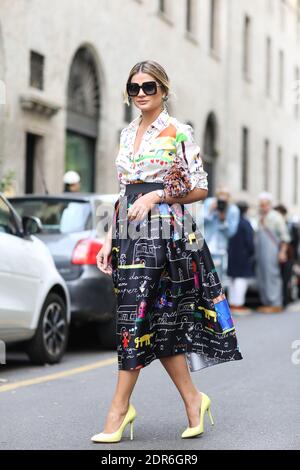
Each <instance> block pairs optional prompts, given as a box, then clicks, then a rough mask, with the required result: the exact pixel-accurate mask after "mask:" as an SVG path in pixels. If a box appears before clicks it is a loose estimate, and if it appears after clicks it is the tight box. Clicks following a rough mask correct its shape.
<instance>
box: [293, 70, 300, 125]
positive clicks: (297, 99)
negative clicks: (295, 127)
mask: <svg viewBox="0 0 300 470" xmlns="http://www.w3.org/2000/svg"><path fill="white" fill-rule="evenodd" d="M294 92H295V93H294V104H295V108H294V113H295V118H296V119H298V118H299V105H300V72H299V67H295V87H294Z"/></svg>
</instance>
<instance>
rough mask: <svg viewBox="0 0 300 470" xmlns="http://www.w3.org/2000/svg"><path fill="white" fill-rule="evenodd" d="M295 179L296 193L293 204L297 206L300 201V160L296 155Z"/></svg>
mask: <svg viewBox="0 0 300 470" xmlns="http://www.w3.org/2000/svg"><path fill="white" fill-rule="evenodd" d="M293 172H294V174H293V177H294V191H293V203H294V204H295V205H297V204H298V201H299V193H298V191H299V189H298V186H299V178H298V175H299V159H298V156H297V155H295V157H294V168H293Z"/></svg>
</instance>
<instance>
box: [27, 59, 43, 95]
mask: <svg viewBox="0 0 300 470" xmlns="http://www.w3.org/2000/svg"><path fill="white" fill-rule="evenodd" d="M44 62H45V61H44V56H43V55H41V54H39V53H38V52H34V51H30V86H31V87H33V88H38V89H39V90H43V89H44Z"/></svg>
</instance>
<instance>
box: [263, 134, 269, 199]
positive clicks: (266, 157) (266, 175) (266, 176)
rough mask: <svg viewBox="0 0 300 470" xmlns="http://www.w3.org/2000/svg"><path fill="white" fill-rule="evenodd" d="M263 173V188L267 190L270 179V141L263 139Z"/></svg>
mask: <svg viewBox="0 0 300 470" xmlns="http://www.w3.org/2000/svg"><path fill="white" fill-rule="evenodd" d="M263 162H264V163H263V166H264V168H263V175H264V188H263V189H264V190H265V191H269V188H270V181H269V172H270V141H269V139H265V142H264V158H263Z"/></svg>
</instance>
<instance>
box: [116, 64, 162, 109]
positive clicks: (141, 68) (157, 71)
mask: <svg viewBox="0 0 300 470" xmlns="http://www.w3.org/2000/svg"><path fill="white" fill-rule="evenodd" d="M139 72H143V73H148V74H149V75H151V76H152V77H153V78H154V79H155V80H157V81H158V83H159V84H160V85H161V86H162V89H163V91H164V92H165V93H166V97H168V96H169V93H170V80H169V77H168V75H167V72H166V71H165V69H164V68H163V67H162V66H161V65H160V64H159V63H158V62H155V61H154V60H144V61H142V62H138V63H137V64H135V65H134V66H133V67H132V69H131V70H130V72H129V76H128V79H127V83H130V82H131V79H132V77H133V75H135V74H136V73H139ZM124 103H126V104H127V105H128V106H129V105H130V102H129V96H128V93H127V90H126V88H125V90H124Z"/></svg>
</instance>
